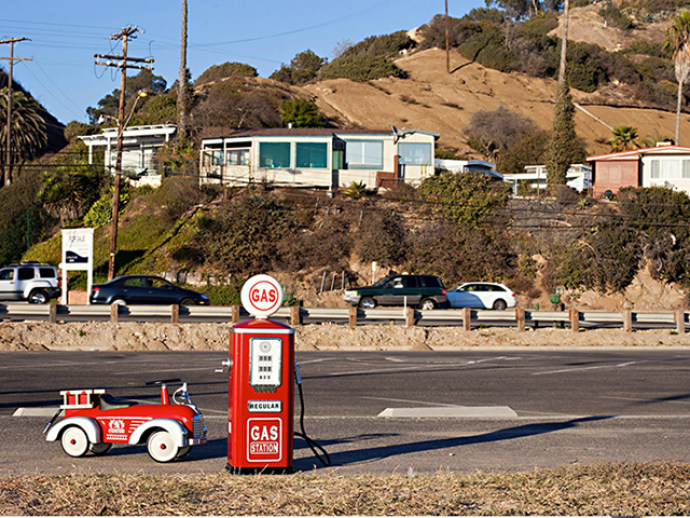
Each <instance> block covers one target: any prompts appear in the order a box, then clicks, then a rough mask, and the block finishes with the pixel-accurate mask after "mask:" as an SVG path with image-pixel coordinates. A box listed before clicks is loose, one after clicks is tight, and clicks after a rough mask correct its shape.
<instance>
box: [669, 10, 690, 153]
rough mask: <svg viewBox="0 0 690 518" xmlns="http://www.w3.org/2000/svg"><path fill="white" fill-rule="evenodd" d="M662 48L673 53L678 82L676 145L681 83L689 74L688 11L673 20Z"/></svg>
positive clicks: (678, 131) (681, 94) (678, 128)
mask: <svg viewBox="0 0 690 518" xmlns="http://www.w3.org/2000/svg"><path fill="white" fill-rule="evenodd" d="M664 48H665V49H667V50H670V51H672V52H673V64H674V68H675V72H676V80H677V81H678V98H677V101H676V144H679V143H680V141H679V139H680V107H681V103H682V100H683V83H685V80H686V79H687V78H688V74H689V73H690V11H688V10H687V9H683V10H682V11H681V12H680V13H679V14H678V15H677V16H675V17H674V18H673V24H672V25H671V26H670V27H669V28H668V30H667V32H666V40H665V41H664Z"/></svg>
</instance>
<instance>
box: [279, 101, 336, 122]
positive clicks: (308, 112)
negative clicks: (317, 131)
mask: <svg viewBox="0 0 690 518" xmlns="http://www.w3.org/2000/svg"><path fill="white" fill-rule="evenodd" d="M281 109H282V111H283V123H284V124H292V125H293V126H294V127H295V128H321V127H323V126H324V125H325V123H324V119H323V116H322V115H321V113H320V112H319V107H318V106H316V104H314V103H312V102H309V101H307V100H306V99H302V98H298V99H294V100H288V101H283V102H282V104H281Z"/></svg>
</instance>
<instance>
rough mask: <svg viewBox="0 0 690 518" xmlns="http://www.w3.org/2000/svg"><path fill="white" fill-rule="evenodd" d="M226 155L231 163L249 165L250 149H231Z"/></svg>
mask: <svg viewBox="0 0 690 518" xmlns="http://www.w3.org/2000/svg"><path fill="white" fill-rule="evenodd" d="M226 156H227V163H228V164H229V165H247V164H248V163H249V150H248V149H231V150H229V151H227V154H226Z"/></svg>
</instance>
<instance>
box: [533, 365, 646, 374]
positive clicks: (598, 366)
mask: <svg viewBox="0 0 690 518" xmlns="http://www.w3.org/2000/svg"><path fill="white" fill-rule="evenodd" d="M635 363H637V362H624V363H619V364H617V365H592V366H590V367H574V368H572V369H558V370H553V371H544V372H533V373H532V376H543V375H544V374H561V373H563V372H581V371H590V370H597V369H620V368H622V367H629V366H630V365H633V364H635Z"/></svg>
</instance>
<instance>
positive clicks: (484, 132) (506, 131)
mask: <svg viewBox="0 0 690 518" xmlns="http://www.w3.org/2000/svg"><path fill="white" fill-rule="evenodd" d="M537 131H538V127H537V125H536V124H535V123H534V121H533V120H532V119H530V118H529V117H523V116H522V115H519V114H517V113H515V112H513V111H511V110H509V109H508V108H506V107H504V106H500V107H499V108H497V109H496V110H492V111H489V110H480V111H478V112H476V113H475V114H474V115H472V118H471V119H470V124H469V125H468V126H467V127H466V128H465V132H466V133H467V135H468V139H467V140H468V143H469V144H470V146H472V147H473V148H474V149H476V150H477V151H479V152H481V153H483V154H484V155H485V156H486V157H488V158H490V159H493V160H495V159H496V155H497V154H498V155H500V153H501V152H502V151H504V150H507V149H509V148H511V147H512V146H514V145H515V144H516V143H517V142H518V141H519V140H520V139H521V138H522V137H523V136H524V135H526V134H529V133H536V132H537Z"/></svg>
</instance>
